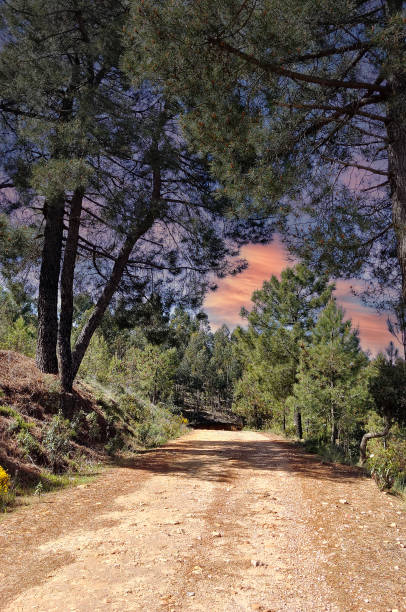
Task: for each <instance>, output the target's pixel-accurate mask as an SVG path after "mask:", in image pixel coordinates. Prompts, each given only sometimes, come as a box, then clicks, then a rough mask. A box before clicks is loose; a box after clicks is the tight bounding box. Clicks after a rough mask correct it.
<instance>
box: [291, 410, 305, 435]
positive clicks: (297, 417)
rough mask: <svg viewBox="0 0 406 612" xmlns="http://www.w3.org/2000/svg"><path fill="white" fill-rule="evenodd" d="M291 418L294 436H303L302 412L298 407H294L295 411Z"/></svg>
mask: <svg viewBox="0 0 406 612" xmlns="http://www.w3.org/2000/svg"><path fill="white" fill-rule="evenodd" d="M293 420H294V422H295V428H296V437H297V438H299V440H301V439H302V438H303V427H302V413H301V411H300V408H295V411H294V413H293Z"/></svg>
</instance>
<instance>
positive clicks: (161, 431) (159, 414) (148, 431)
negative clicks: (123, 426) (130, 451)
mask: <svg viewBox="0 0 406 612" xmlns="http://www.w3.org/2000/svg"><path fill="white" fill-rule="evenodd" d="M186 423H187V421H186V419H184V418H182V417H181V416H180V415H177V414H173V413H172V412H171V411H170V410H169V409H168V408H167V407H166V406H164V405H163V404H160V405H158V406H153V405H151V406H150V407H149V410H148V412H147V414H145V417H144V420H143V421H142V422H141V423H139V425H138V426H137V429H136V433H137V438H138V441H139V442H140V444H142V445H143V446H145V447H146V448H153V447H155V446H161V445H162V444H165V442H167V441H168V440H170V439H172V438H177V437H178V436H180V435H182V434H183V433H185V432H186V431H187V427H186Z"/></svg>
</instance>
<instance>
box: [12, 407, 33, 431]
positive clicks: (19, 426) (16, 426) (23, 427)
mask: <svg viewBox="0 0 406 612" xmlns="http://www.w3.org/2000/svg"><path fill="white" fill-rule="evenodd" d="M12 414H13V417H14V418H13V421H12V422H11V423H10V425H9V427H8V430H9V431H10V432H14V431H18V432H21V431H24V432H29V431H30V429H32V428H33V427H35V423H31V422H29V421H25V420H24V419H23V417H22V416H21V414H18V412H16V411H14V412H13V413H12Z"/></svg>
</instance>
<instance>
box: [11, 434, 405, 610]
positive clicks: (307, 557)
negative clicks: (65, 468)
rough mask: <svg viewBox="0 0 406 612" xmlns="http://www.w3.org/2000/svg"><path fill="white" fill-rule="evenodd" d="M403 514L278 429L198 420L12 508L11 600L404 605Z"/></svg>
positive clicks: (122, 604) (153, 605) (86, 606)
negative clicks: (227, 427)
mask: <svg viewBox="0 0 406 612" xmlns="http://www.w3.org/2000/svg"><path fill="white" fill-rule="evenodd" d="M405 514H406V510H405V508H404V505H402V504H401V503H400V501H399V500H398V499H397V498H395V497H393V496H390V495H388V494H386V493H383V492H380V491H379V490H378V489H377V488H376V486H375V485H374V484H373V482H372V481H371V480H370V479H368V478H365V477H364V476H363V474H362V473H361V472H360V470H359V469H357V468H350V467H347V466H339V465H333V464H327V463H321V462H320V459H319V458H316V457H314V456H311V455H309V454H307V453H304V452H303V450H301V449H300V448H298V447H297V445H295V444H294V443H292V442H288V441H286V440H284V439H282V438H280V437H278V436H274V435H269V434H263V433H256V432H251V431H244V432H227V431H210V430H195V431H193V432H192V433H189V434H187V435H186V436H183V437H182V438H180V439H178V440H176V441H173V442H170V443H169V444H168V445H166V446H165V447H164V448H161V449H158V450H153V451H149V452H147V453H145V454H144V455H141V456H139V457H137V458H136V459H134V460H133V461H132V462H131V463H129V464H128V466H126V467H122V468H115V469H112V470H110V471H108V472H106V473H103V474H102V475H101V476H99V477H98V478H97V479H96V480H94V481H93V482H92V483H90V484H87V485H82V486H80V487H77V488H75V489H69V490H65V491H62V492H57V493H52V494H49V495H47V496H45V497H43V498H41V499H39V500H38V501H36V503H35V504H33V505H32V506H30V507H27V508H23V509H20V510H18V511H17V512H16V513H14V514H12V515H10V516H9V517H7V519H6V520H4V521H2V522H1V523H0V534H1V544H0V568H1V581H0V584H1V586H0V601H1V602H2V604H1V606H0V608H1V609H2V610H4V611H8V612H20V611H21V612H23V611H24V612H31V611H32V612H33V611H38V612H39V611H48V610H69V611H72V612H73V611H78V612H79V611H80V612H87V611H88V610H95V611H99V610H116V611H121V610H123V611H124V610H140V611H141V610H142V611H151V612H152V611H159V610H162V611H168V612H169V611H170V610H176V611H178V610H179V611H189V610H190V611H192V610H199V611H202V612H205V611H207V610H216V611H217V610H218V611H220V610H221V611H224V612H226V611H227V612H237V611H244V612H246V611H251V610H252V611H255V610H256V611H263V612H265V611H268V612H270V611H273V612H277V611H282V610H289V611H296V612H297V611H299V610H306V611H308V610H314V611H322V610H329V611H344V610H345V611H347V610H348V611H350V610H357V611H362V612H367V611H368V610H370V611H371V612H377V611H386V610H405V609H406V525H405ZM394 575H395V577H396V579H394Z"/></svg>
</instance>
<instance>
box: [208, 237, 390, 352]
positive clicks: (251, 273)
mask: <svg viewBox="0 0 406 612" xmlns="http://www.w3.org/2000/svg"><path fill="white" fill-rule="evenodd" d="M241 255H242V257H245V259H247V261H248V264H249V265H248V268H247V270H245V271H244V272H242V273H241V274H238V275H237V276H229V277H227V278H224V279H221V280H220V281H218V289H217V290H216V291H213V292H211V293H209V294H208V295H207V297H206V300H205V302H204V310H205V312H207V314H208V317H209V321H210V324H211V326H212V328H213V329H217V328H218V327H219V326H221V325H222V324H223V323H225V324H226V325H227V326H228V327H229V328H231V329H232V328H234V327H235V326H236V325H244V324H245V321H244V320H243V319H241V317H240V316H239V313H240V310H241V307H242V306H245V307H246V308H248V310H250V308H251V306H250V304H251V300H250V298H251V295H252V292H253V291H254V290H255V289H258V288H260V287H261V286H262V283H263V281H264V280H266V279H269V278H270V277H271V276H272V274H275V275H276V276H280V273H281V271H282V270H283V268H286V267H287V266H289V265H293V262H292V261H291V260H289V258H288V253H287V251H286V250H285V248H284V247H283V245H282V243H281V241H280V240H279V239H275V240H274V241H273V242H272V243H271V244H268V245H259V244H250V245H246V246H245V247H243V248H242V251H241ZM351 285H353V286H354V285H355V282H351V281H348V280H339V281H337V282H336V286H337V288H336V291H335V296H336V298H337V302H338V303H339V304H341V306H342V307H343V308H344V310H345V315H346V318H347V319H351V320H352V324H353V327H355V328H358V329H359V332H360V340H361V346H362V348H363V350H365V351H367V350H369V351H370V352H371V353H372V354H376V353H378V352H379V351H382V350H384V349H385V347H387V346H388V344H389V342H390V340H394V338H393V336H391V335H390V333H389V332H388V330H387V326H386V318H385V316H384V315H381V316H379V315H378V314H376V312H375V310H373V309H372V308H368V307H366V306H365V305H364V304H362V303H361V302H360V300H359V299H358V298H357V297H355V296H354V295H352V293H351V290H350V286H351Z"/></svg>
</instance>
